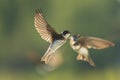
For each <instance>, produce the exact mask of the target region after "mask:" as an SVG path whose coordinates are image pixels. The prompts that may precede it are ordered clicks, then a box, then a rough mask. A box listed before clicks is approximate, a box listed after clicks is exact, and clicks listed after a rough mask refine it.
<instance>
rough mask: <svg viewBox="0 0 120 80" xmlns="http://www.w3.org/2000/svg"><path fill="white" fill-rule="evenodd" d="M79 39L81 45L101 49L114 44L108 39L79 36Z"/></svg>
mask: <svg viewBox="0 0 120 80" xmlns="http://www.w3.org/2000/svg"><path fill="white" fill-rule="evenodd" d="M79 41H80V43H81V44H82V45H83V46H85V47H87V48H94V49H103V48H107V47H110V46H114V45H115V44H114V43H112V42H110V41H107V40H103V39H100V38H95V37H80V40H79Z"/></svg>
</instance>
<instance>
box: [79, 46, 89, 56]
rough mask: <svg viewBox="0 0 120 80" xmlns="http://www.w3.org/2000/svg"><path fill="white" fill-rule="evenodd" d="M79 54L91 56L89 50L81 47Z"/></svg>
mask: <svg viewBox="0 0 120 80" xmlns="http://www.w3.org/2000/svg"><path fill="white" fill-rule="evenodd" d="M78 53H79V54H81V55H86V56H89V53H88V50H87V48H85V47H81V48H80V49H79V50H78Z"/></svg>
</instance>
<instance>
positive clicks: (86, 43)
mask: <svg viewBox="0 0 120 80" xmlns="http://www.w3.org/2000/svg"><path fill="white" fill-rule="evenodd" d="M70 45H71V47H72V48H73V50H75V51H76V52H77V53H78V56H77V60H83V61H87V62H88V63H89V64H90V65H91V66H95V63H94V61H93V60H92V59H91V58H90V56H89V52H88V49H90V48H93V49H104V48H108V47H110V46H114V45H115V44H114V43H112V42H110V41H107V40H104V39H101V38H96V37H82V36H80V35H73V36H71V38H70Z"/></svg>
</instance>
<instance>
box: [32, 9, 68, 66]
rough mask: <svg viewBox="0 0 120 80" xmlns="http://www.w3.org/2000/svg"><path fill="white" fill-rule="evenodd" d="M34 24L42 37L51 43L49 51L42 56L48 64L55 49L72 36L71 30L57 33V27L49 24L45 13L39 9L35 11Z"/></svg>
mask: <svg viewBox="0 0 120 80" xmlns="http://www.w3.org/2000/svg"><path fill="white" fill-rule="evenodd" d="M34 25H35V28H36V30H37V31H38V33H39V34H40V36H41V38H42V39H44V40H45V41H47V42H48V43H50V45H49V47H48V49H47V51H46V52H45V54H44V55H43V57H42V58H41V61H44V62H45V63H46V64H47V63H48V62H49V61H50V60H51V58H52V56H53V54H54V53H55V51H56V50H58V49H59V48H60V47H61V46H63V44H64V43H65V42H66V40H67V39H68V38H69V37H70V32H69V31H68V30H64V31H63V32H61V33H60V34H59V33H57V32H56V31H55V29H54V28H52V27H51V26H50V25H49V24H48V22H47V21H46V20H45V17H44V16H43V13H42V12H41V11H40V10H39V9H38V10H36V13H35V17H34Z"/></svg>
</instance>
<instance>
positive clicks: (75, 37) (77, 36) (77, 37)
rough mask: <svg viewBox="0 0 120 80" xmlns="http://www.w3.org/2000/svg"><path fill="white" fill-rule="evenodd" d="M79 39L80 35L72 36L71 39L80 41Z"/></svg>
mask: <svg viewBox="0 0 120 80" xmlns="http://www.w3.org/2000/svg"><path fill="white" fill-rule="evenodd" d="M79 38H80V35H79V34H77V35H73V36H71V37H70V40H72V41H78V40H79Z"/></svg>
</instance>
